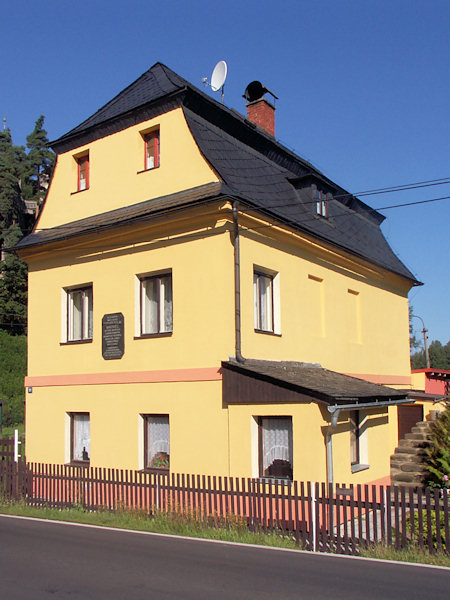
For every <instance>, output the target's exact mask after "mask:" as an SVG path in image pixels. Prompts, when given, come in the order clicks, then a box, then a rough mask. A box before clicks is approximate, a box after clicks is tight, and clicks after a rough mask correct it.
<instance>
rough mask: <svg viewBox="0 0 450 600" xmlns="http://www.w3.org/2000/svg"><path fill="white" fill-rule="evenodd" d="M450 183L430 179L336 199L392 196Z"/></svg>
mask: <svg viewBox="0 0 450 600" xmlns="http://www.w3.org/2000/svg"><path fill="white" fill-rule="evenodd" d="M448 183H450V177H443V178H441V179H429V180H427V181H417V182H415V183H405V184H402V185H393V186H389V187H385V188H376V189H373V190H365V191H362V192H355V193H353V194H337V195H335V196H334V197H335V198H343V197H346V196H375V195H378V194H391V193H393V192H404V191H407V190H416V189H419V188H424V187H431V186H434V185H446V184H448Z"/></svg>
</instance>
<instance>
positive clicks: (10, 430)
mask: <svg viewBox="0 0 450 600" xmlns="http://www.w3.org/2000/svg"><path fill="white" fill-rule="evenodd" d="M15 429H17V430H18V431H19V435H22V434H24V433H25V423H19V424H18V425H4V426H3V427H2V433H1V435H0V437H4V438H5V437H14V430H15Z"/></svg>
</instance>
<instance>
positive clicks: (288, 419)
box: [258, 415, 294, 481]
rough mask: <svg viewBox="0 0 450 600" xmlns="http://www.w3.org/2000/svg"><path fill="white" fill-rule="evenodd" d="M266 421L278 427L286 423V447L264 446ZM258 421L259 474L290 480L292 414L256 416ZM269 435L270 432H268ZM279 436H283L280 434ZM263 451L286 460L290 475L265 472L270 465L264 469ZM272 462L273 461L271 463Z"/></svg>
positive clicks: (262, 476) (292, 451) (292, 456)
mask: <svg viewBox="0 0 450 600" xmlns="http://www.w3.org/2000/svg"><path fill="white" fill-rule="evenodd" d="M268 421H270V422H272V424H273V425H277V427H278V428H280V426H281V425H287V429H286V435H287V437H288V443H287V448H286V447H285V446H284V445H283V446H276V445H275V446H274V447H273V448H269V449H267V448H266V440H265V438H266V430H265V426H267V425H268ZM258 423H259V436H258V453H259V476H260V477H261V478H264V479H265V478H268V479H287V480H290V481H292V479H293V474H294V449H293V439H294V435H293V419H292V416H290V415H284V416H281V415H280V416H279V415H268V416H264V417H258ZM268 435H270V434H268ZM277 436H280V434H279V433H278V434H275V435H274V436H273V437H275V438H277ZM281 437H283V436H282V435H281ZM265 452H266V453H268V454H270V453H272V454H274V455H275V456H276V457H277V458H278V459H280V460H282V461H286V462H287V463H288V464H289V465H290V470H291V475H290V476H289V475H280V474H276V473H274V474H273V475H269V474H266V473H265V471H266V470H267V468H269V467H270V465H269V466H268V467H266V469H265V468H264V463H265V458H264V455H265ZM272 464H273V463H272Z"/></svg>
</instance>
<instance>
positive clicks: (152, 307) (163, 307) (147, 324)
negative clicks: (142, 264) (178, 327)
mask: <svg viewBox="0 0 450 600" xmlns="http://www.w3.org/2000/svg"><path fill="white" fill-rule="evenodd" d="M140 281H141V284H140V285H141V289H140V292H141V335H146V334H158V333H170V332H172V326H173V322H172V312H173V307H172V305H173V302H172V273H164V274H161V275H155V276H153V277H144V278H142V279H141V280H140Z"/></svg>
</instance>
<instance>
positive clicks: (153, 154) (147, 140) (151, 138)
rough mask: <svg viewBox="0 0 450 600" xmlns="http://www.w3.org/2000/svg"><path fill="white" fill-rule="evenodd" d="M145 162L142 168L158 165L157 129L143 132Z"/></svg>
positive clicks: (153, 167) (152, 167) (147, 168)
mask: <svg viewBox="0 0 450 600" xmlns="http://www.w3.org/2000/svg"><path fill="white" fill-rule="evenodd" d="M144 144H145V163H144V169H145V170H146V171H147V170H149V169H155V168H156V167H159V129H156V130H154V131H151V132H149V133H146V134H144Z"/></svg>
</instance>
